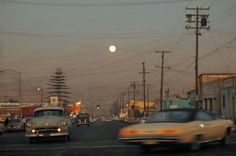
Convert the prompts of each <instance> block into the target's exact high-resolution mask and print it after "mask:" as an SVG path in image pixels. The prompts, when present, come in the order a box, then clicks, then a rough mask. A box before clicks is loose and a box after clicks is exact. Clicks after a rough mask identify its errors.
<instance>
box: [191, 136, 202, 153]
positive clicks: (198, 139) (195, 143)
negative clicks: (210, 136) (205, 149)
mask: <svg viewBox="0 0 236 156" xmlns="http://www.w3.org/2000/svg"><path fill="white" fill-rule="evenodd" d="M201 140H202V136H201V135H198V136H196V137H195V138H194V139H193V141H192V143H190V150H191V151H198V150H199V149H200V148H201Z"/></svg>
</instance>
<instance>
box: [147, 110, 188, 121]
mask: <svg viewBox="0 0 236 156" xmlns="http://www.w3.org/2000/svg"><path fill="white" fill-rule="evenodd" d="M190 117H191V112H189V111H164V112H157V113H153V114H152V115H151V116H150V117H149V118H148V119H147V121H146V122H147V123H155V122H176V123H181V122H187V121H189V120H190Z"/></svg>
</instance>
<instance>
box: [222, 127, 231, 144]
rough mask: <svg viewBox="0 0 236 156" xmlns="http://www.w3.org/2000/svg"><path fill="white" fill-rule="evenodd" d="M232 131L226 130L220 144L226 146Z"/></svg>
mask: <svg viewBox="0 0 236 156" xmlns="http://www.w3.org/2000/svg"><path fill="white" fill-rule="evenodd" d="M229 136H230V132H229V131H225V134H224V137H223V138H222V139H221V140H220V145H222V146H225V145H227V144H228V143H229Z"/></svg>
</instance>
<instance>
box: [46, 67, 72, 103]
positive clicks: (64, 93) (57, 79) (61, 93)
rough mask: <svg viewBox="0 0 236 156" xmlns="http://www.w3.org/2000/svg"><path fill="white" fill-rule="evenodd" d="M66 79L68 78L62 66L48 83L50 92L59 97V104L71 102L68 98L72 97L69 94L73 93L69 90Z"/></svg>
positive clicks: (51, 94)
mask: <svg viewBox="0 0 236 156" xmlns="http://www.w3.org/2000/svg"><path fill="white" fill-rule="evenodd" d="M66 80H67V79H66V76H65V73H64V72H63V70H62V69H61V68H57V69H56V71H55V72H54V74H53V75H52V76H51V78H50V80H49V83H48V86H49V87H48V90H49V92H48V94H49V95H50V96H56V97H58V101H59V105H63V104H66V103H67V102H69V101H68V98H70V97H69V96H68V95H69V94H71V93H70V92H68V89H70V88H69V87H68V86H67V85H66Z"/></svg>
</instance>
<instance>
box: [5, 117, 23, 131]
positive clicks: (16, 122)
mask: <svg viewBox="0 0 236 156" xmlns="http://www.w3.org/2000/svg"><path fill="white" fill-rule="evenodd" d="M24 129H25V126H24V123H23V121H22V119H12V120H9V123H8V124H7V131H23V130H24Z"/></svg>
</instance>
